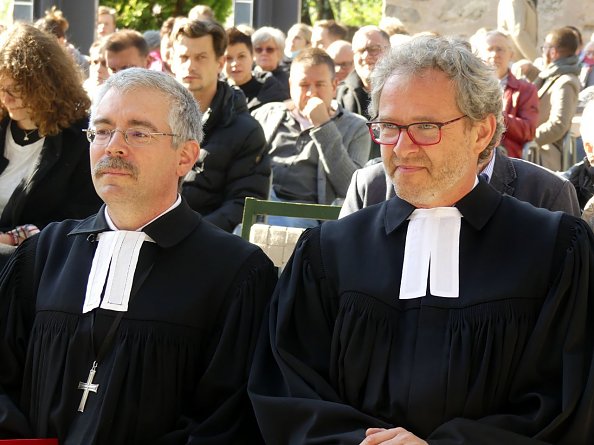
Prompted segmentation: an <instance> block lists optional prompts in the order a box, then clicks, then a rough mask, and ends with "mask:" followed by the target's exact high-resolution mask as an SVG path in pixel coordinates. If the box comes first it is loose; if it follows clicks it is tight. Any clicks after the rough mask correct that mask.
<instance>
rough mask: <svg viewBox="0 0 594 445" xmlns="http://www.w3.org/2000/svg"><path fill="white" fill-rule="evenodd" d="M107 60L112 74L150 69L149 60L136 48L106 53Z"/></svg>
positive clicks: (131, 47)
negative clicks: (128, 69) (132, 69)
mask: <svg viewBox="0 0 594 445" xmlns="http://www.w3.org/2000/svg"><path fill="white" fill-rule="evenodd" d="M105 60H106V62H107V69H108V70H109V73H110V74H115V73H117V72H118V71H122V70H125V69H127V68H148V66H149V58H148V56H143V55H141V54H140V51H138V48H136V47H135V46H130V47H128V48H126V49H123V50H121V51H105Z"/></svg>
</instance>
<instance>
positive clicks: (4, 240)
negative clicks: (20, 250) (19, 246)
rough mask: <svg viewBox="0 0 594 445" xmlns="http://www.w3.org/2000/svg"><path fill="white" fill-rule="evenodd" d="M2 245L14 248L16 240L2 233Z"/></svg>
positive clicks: (0, 240)
mask: <svg viewBox="0 0 594 445" xmlns="http://www.w3.org/2000/svg"><path fill="white" fill-rule="evenodd" d="M0 244H6V245H8V246H14V238H13V237H12V235H10V234H9V233H0Z"/></svg>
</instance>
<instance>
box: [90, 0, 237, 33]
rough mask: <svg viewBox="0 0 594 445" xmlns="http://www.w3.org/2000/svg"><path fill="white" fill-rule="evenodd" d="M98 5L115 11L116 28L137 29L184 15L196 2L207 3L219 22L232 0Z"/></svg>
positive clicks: (122, 0) (134, 0) (129, 0)
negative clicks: (116, 16)
mask: <svg viewBox="0 0 594 445" xmlns="http://www.w3.org/2000/svg"><path fill="white" fill-rule="evenodd" d="M99 4H100V5H104V6H110V7H112V8H114V9H115V10H116V11H117V15H118V20H117V24H118V28H131V29H136V30H137V31H140V32H142V31H146V30H148V29H159V28H160V27H161V24H162V23H163V22H164V21H165V20H166V19H167V18H169V17H176V16H179V15H186V14H187V13H188V11H189V10H190V9H192V7H193V6H195V5H197V4H202V5H208V6H210V7H211V8H212V10H213V11H214V13H215V17H216V18H217V20H218V21H219V22H221V23H224V22H225V20H226V18H227V17H228V16H229V14H231V9H232V6H233V1H232V0H203V1H200V2H195V1H192V0H189V1H188V0H160V1H154V0H152V1H151V0H100V1H99Z"/></svg>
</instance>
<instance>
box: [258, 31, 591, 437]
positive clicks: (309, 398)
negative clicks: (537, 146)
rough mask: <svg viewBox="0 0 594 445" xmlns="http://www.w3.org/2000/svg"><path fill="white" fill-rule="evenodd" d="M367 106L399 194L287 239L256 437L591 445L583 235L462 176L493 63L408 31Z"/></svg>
mask: <svg viewBox="0 0 594 445" xmlns="http://www.w3.org/2000/svg"><path fill="white" fill-rule="evenodd" d="M370 108H371V113H372V115H373V120H372V121H371V122H369V127H370V128H371V133H372V135H373V137H374V138H375V139H376V141H377V142H378V143H379V144H380V147H381V151H382V157H383V163H384V166H385V169H386V172H387V173H388V176H389V177H390V179H391V181H392V183H393V186H394V188H395V191H396V196H395V197H393V198H391V199H389V200H387V201H384V202H382V203H380V204H377V205H374V206H371V207H367V208H365V209H363V210H360V211H359V212H356V213H354V214H352V215H350V216H348V217H346V218H341V219H339V220H336V221H327V222H325V223H324V224H322V225H321V226H319V227H315V228H312V229H310V230H308V231H306V232H305V233H304V234H303V235H302V236H301V238H300V240H299V242H298V243H297V247H296V250H295V252H294V253H293V257H292V259H291V260H290V262H289V264H288V265H287V267H286V268H285V269H284V271H283V274H282V275H281V277H280V279H279V282H278V285H277V287H276V290H275V293H274V295H273V297H272V301H271V303H270V312H269V315H268V319H267V320H265V322H264V326H267V328H268V329H266V330H263V331H262V335H261V337H260V343H259V345H258V348H257V353H256V357H255V359H254V365H253V367H252V371H251V376H250V381H249V385H248V392H249V394H250V398H251V400H252V404H253V405H254V409H255V412H256V417H257V419H258V422H259V426H260V429H261V431H262V433H263V435H264V439H265V440H266V442H267V443H278V444H280V443H295V444H297V443H299V444H304V443H340V444H361V445H379V444H382V445H388V444H407V445H428V444H467V445H475V444H481V445H501V444H506V443H509V444H523V445H537V444H545V443H555V444H567V445H569V444H586V443H589V442H590V441H591V439H592V437H594V423H593V422H590V421H588V420H587V419H589V418H590V416H591V414H592V404H591V401H592V400H594V342H593V341H592V339H593V338H594V311H592V310H591V304H592V295H594V234H593V233H592V231H591V230H590V228H589V227H588V225H587V224H586V222H585V221H583V220H581V219H579V218H576V217H574V216H571V215H568V214H566V213H563V212H550V211H548V210H545V209H539V208H536V207H534V206H532V205H530V204H528V203H525V202H522V201H520V200H518V199H516V198H513V197H511V196H506V195H502V194H501V193H499V192H498V191H497V190H495V189H494V188H493V187H491V186H490V185H489V184H488V183H487V182H486V181H485V180H484V179H483V178H480V177H478V176H477V166H478V165H479V164H480V163H481V162H482V161H483V160H484V159H487V158H488V157H489V156H490V153H491V152H492V150H493V149H495V148H496V147H497V145H498V144H499V140H500V139H501V135H502V133H503V131H504V125H503V113H502V109H503V107H502V95H501V88H500V86H499V82H498V80H497V78H496V77H495V76H494V75H493V74H492V70H491V68H489V67H488V66H487V65H486V64H484V63H483V61H482V60H480V59H479V58H478V57H477V56H476V55H475V54H473V53H472V52H471V50H470V48H469V46H468V43H467V42H465V41H461V40H458V39H455V38H451V37H436V36H417V37H415V38H413V39H411V40H410V41H409V42H406V43H403V44H402V45H399V46H398V47H396V48H393V49H392V50H391V51H390V52H389V53H387V54H386V55H385V56H384V57H383V58H382V59H381V60H380V61H379V62H378V63H377V65H376V67H375V69H374V71H373V75H372V89H371V106H370Z"/></svg>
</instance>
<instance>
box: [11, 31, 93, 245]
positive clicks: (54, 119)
mask: <svg viewBox="0 0 594 445" xmlns="http://www.w3.org/2000/svg"><path fill="white" fill-rule="evenodd" d="M90 105H91V104H90V100H89V98H88V97H87V94H86V93H85V90H84V89H83V87H82V80H81V77H80V71H79V70H78V68H77V67H76V65H75V62H74V60H72V58H71V57H70V56H69V55H68V54H67V53H66V52H65V51H64V50H63V48H62V47H61V46H60V44H59V43H58V41H57V40H56V39H55V38H54V36H52V35H50V34H47V33H46V32H43V31H41V30H39V29H36V28H34V27H33V26H31V25H28V24H24V23H17V24H15V25H13V26H11V27H10V28H9V29H8V30H6V31H5V32H4V33H3V34H2V36H1V40H0V153H1V154H2V156H1V157H0V230H2V231H10V230H12V229H15V228H16V227H18V226H23V225H29V224H32V225H34V226H36V227H37V228H39V229H42V228H43V227H45V226H46V225H48V224H49V223H51V222H53V221H61V220H63V219H67V218H84V217H86V216H89V215H90V214H92V213H94V212H96V211H97V209H98V208H99V206H100V200H99V197H98V196H97V194H96V193H95V190H94V189H93V184H92V182H91V173H90V167H89V164H90V162H89V143H88V141H87V138H86V137H85V134H84V133H83V131H82V129H84V128H86V127H87V124H88V117H87V110H88V109H89V107H90ZM34 232H35V231H34V230H33V231H32V232H31V230H27V231H19V232H18V234H17V235H18V236H17V237H12V238H11V237H6V236H4V237H1V239H0V242H4V243H8V244H11V245H16V244H20V243H21V242H22V241H23V238H24V237H25V236H27V234H30V233H34Z"/></svg>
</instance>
